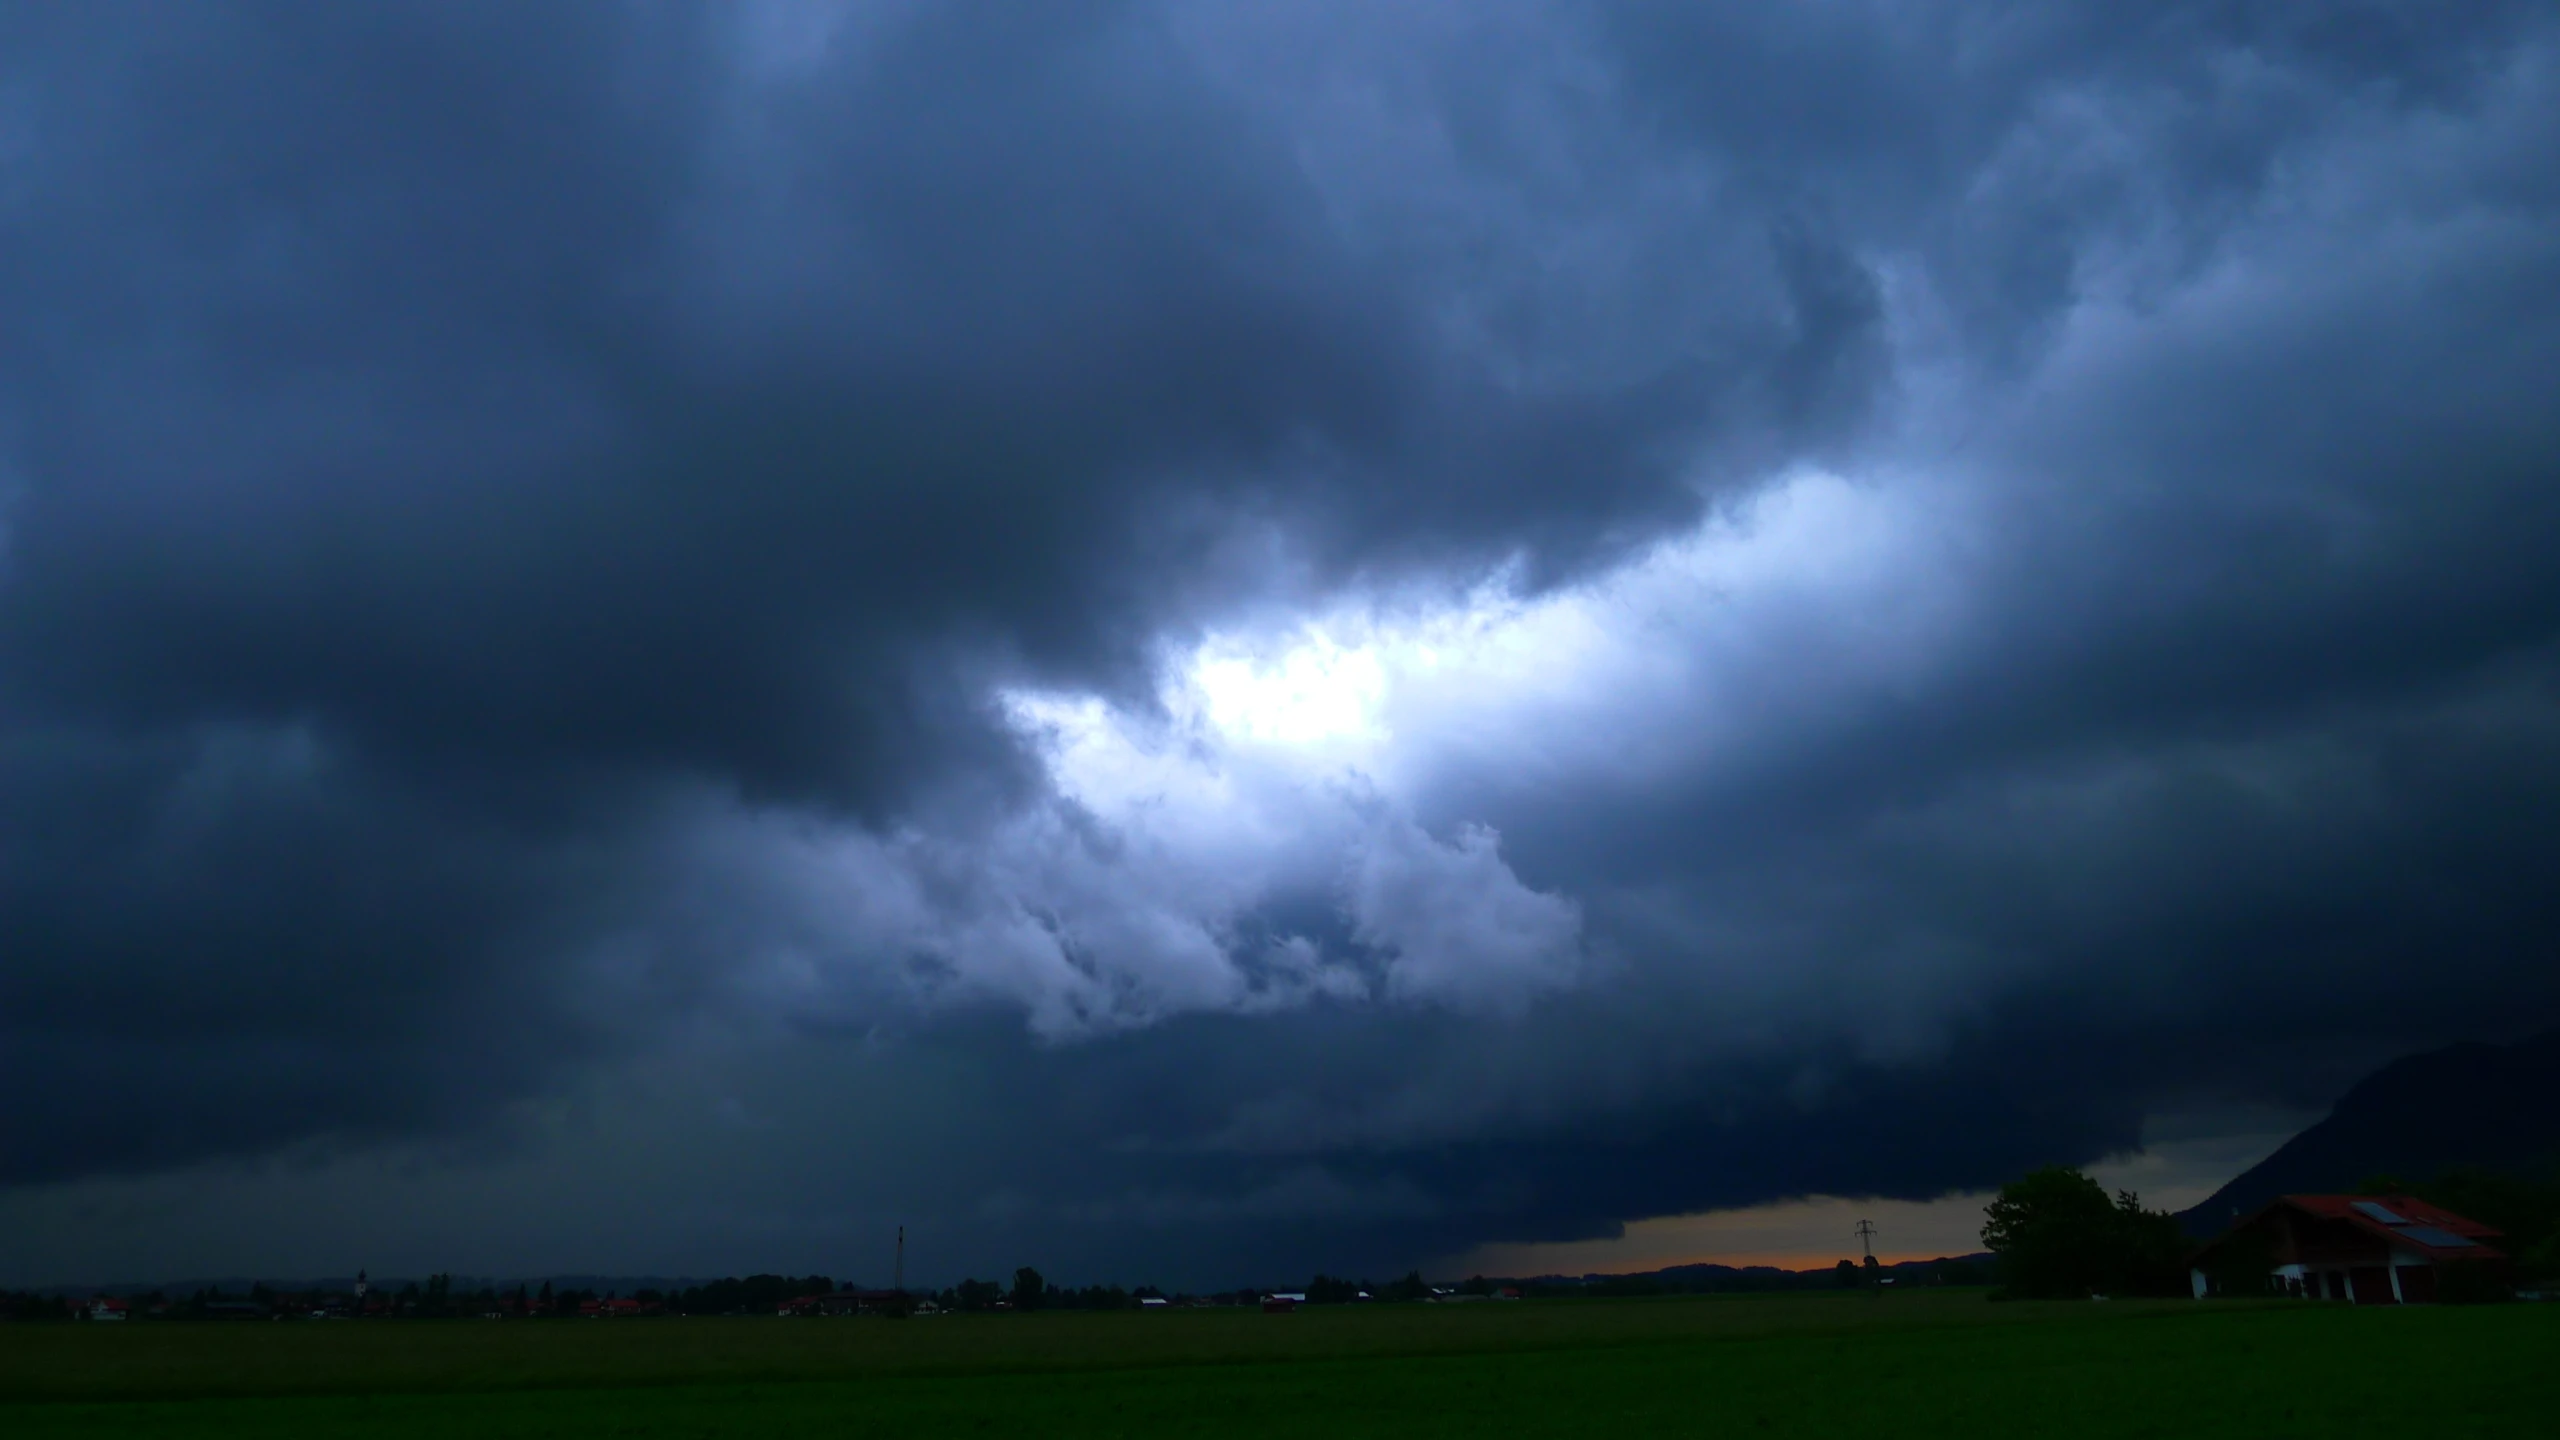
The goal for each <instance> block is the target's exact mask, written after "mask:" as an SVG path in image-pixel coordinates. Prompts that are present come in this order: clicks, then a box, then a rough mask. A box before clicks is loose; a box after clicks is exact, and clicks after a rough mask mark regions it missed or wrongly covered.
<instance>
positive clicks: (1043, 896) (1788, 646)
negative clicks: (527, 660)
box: [908, 473, 1961, 1033]
mask: <svg viewBox="0 0 2560 1440" xmlns="http://www.w3.org/2000/svg"><path fill="white" fill-rule="evenodd" d="M1960 512H1961V507H1958V506H1952V505H1948V504H1946V503H1944V500H1943V497H1940V496H1935V495H1932V494H1929V493H1928V492H1927V487H1920V486H1911V487H1897V488H1881V487H1871V486H1860V485H1853V484H1850V483H1849V482H1847V481H1844V480H1841V479H1839V478H1838V477H1835V476H1831V475H1825V474H1819V473H1807V474H1801V475H1797V476H1794V477H1792V478H1790V479H1788V480H1786V481H1785V482H1783V483H1778V484H1775V485H1773V486H1771V487H1770V489H1768V490H1767V491H1766V492H1764V493H1762V494H1761V495H1759V496H1757V497H1755V499H1753V500H1752V501H1751V502H1750V503H1748V504H1746V505H1743V506H1741V507H1738V508H1737V509H1736V510H1734V511H1732V512H1729V513H1724V514H1719V515H1717V516H1715V517H1712V518H1710V519H1709V520H1708V521H1706V522H1705V523H1703V524H1701V525H1700V526H1699V527H1698V528H1697V529H1695V530H1694V531H1692V532H1690V533H1689V534H1687V535H1685V536H1682V537H1679V538H1677V539H1675V540H1672V541H1670V542H1667V543H1664V544H1662V545H1659V546H1657V547H1655V548H1653V549H1651V550H1650V551H1648V552H1646V553H1644V554H1642V555H1640V556H1637V557H1635V558H1634V559H1632V560H1631V561H1629V562H1628V563H1626V564H1624V565H1622V566H1620V567H1619V568H1617V569H1615V570H1613V571H1610V572H1607V573H1605V574H1602V575H1599V576H1596V577H1594V578H1592V579H1590V580H1588V581H1586V582H1584V583H1583V584H1580V585H1578V586H1573V587H1568V588H1563V589H1558V590H1554V591H1550V592H1547V593H1544V594H1539V595H1534V596H1531V595H1523V594H1521V593H1520V592H1519V590H1518V587H1517V586H1516V584H1515V583H1513V581H1512V577H1510V576H1508V575H1503V574H1497V575H1495V576H1493V577H1491V578H1489V579H1486V580H1483V581H1481V582H1479V583H1477V584H1475V585H1474V586H1473V587H1472V588H1469V589H1465V590H1462V591H1458V592H1456V593H1453V594H1450V595H1449V596H1447V598H1446V599H1445V600H1444V601H1443V602H1442V603H1439V604H1437V605H1415V604H1411V603H1406V604H1402V605H1399V606H1395V607H1389V606H1387V605H1384V604H1380V603H1377V602H1375V601H1374V600H1372V599H1370V598H1369V597H1347V598H1346V599H1344V600H1343V601H1342V602H1340V603H1338V604H1337V605H1335V606H1334V607H1332V608H1331V609H1329V610H1326V611H1323V612H1320V613H1316V614H1312V615H1307V616H1303V617H1301V618H1298V619H1296V620H1294V621H1293V622H1290V623H1285V624H1281V625H1275V626H1270V627H1266V628H1262V629H1257V630H1235V631H1228V632H1221V633H1213V634H1211V635H1209V636H1207V637H1205V638H1204V639H1202V640H1201V641H1200V642H1199V643H1197V644H1196V645H1192V646H1189V647H1187V648H1185V649H1182V650H1179V651H1176V652H1174V653H1171V654H1168V655H1167V656H1166V657H1165V660H1164V662H1163V665H1162V668H1161V670H1160V672H1159V687H1160V688H1159V692H1158V696H1157V700H1158V703H1157V704H1156V705H1153V706H1121V705H1115V704H1113V703H1111V702H1110V701H1108V700H1105V699H1103V698H1101V697H1099V696H1095V695H1090V694H1082V693H1076V692H1060V691H1034V690H1014V691H1009V692H1006V693H1004V694H1003V696H1002V701H1003V703H1004V705H1005V707H1006V711H1007V713H1008V714H1009V715H1010V716H1011V718H1012V720H1013V722H1014V723H1015V724H1016V726H1017V727H1018V728H1019V729H1020V730H1021V731H1022V732H1023V734H1024V735H1025V737H1026V738H1027V739H1029V740H1030V741H1031V743H1032V744H1033V745H1034V747H1035V748H1036V749H1037V750H1038V752H1039V753H1040V754H1041V755H1042V757H1043V758H1044V760H1045V762H1046V765H1047V769H1048V771H1049V775H1050V779H1051V782H1052V784H1053V785H1054V787H1055V790H1056V792H1057V794H1058V796H1059V797H1060V798H1061V800H1063V801H1064V802H1066V803H1067V804H1068V805H1069V806H1070V807H1072V810H1073V812H1074V813H1073V814H1072V815H1060V816H1058V817H1054V823H1042V824H1037V825H1033V824H1026V825H1023V826H1020V827H1017V828H1018V829H1019V830H1020V832H1021V833H1020V834H1019V835H1018V836H1015V837H1013V839H1014V841H1016V842H1018V843H1017V844H1016V845H1015V846H1014V847H1013V848H1014V851H1015V852H1018V853H1017V855H1016V858H1014V859H1011V860H1009V861H1008V863H1007V864H1006V865H1003V866H999V867H994V868H993V873H996V874H998V875H999V876H1000V877H1001V878H1002V879H1003V882H1004V891H1005V893H1003V894H1001V895H995V896H991V897H989V901H988V903H989V904H990V905H991V906H992V907H993V909H994V910H997V911H1001V912H1002V913H1003V914H1004V915H1005V916H1007V917H1008V918H1007V919H1006V921H1005V926H1006V928H1005V933H1007V934H1013V935H1028V934H1030V933H1031V932H1032V931H1033V930H1038V931H1041V932H1044V934H1045V936H1046V937H1047V938H1043V939H1039V940H1038V942H1037V944H1036V945H1035V947H1034V948H1036V949H1038V950H1039V951H1040V953H1041V956H1042V957H1043V958H1041V959H1040V961H1039V963H1038V965H1037V966H1036V967H1034V968H1035V969H1036V970H1037V971H1038V972H1039V973H1042V974H1048V975H1053V976H1055V977H1058V984H1059V986H1063V987H1065V988H1066V989H1067V990H1071V991H1072V992H1073V993H1074V994H1075V995H1077V996H1078V997H1080V998H1078V999H1077V1000H1076V1002H1075V1006H1074V1008H1073V1013H1074V1014H1075V1015H1077V1016H1082V1017H1086V1018H1083V1019H1077V1020H1075V1021H1073V1022H1072V1023H1070V1022H1069V1021H1066V1020H1055V1021H1053V1022H1051V1023H1050V1028H1051V1029H1053V1030H1055V1031H1057V1032H1058V1033H1068V1032H1071V1031H1078V1030H1087V1029H1105V1030H1107V1029H1111V1028H1118V1027H1120V1026H1124V1025H1127V1024H1137V1023H1145V1022H1146V1021H1147V1020H1150V1019H1154V1018H1160V1017H1161V1016H1163V1015H1166V1014H1170V1013H1173V1012H1176V1011H1180V1010H1185V1009H1197V1008H1203V1007H1204V1006H1206V1007H1209V1008H1242V1009H1269V1008H1282V1007H1286V1006H1289V1005H1294V1004H1302V1003H1311V1002H1313V1001H1315V1000H1318V999H1326V998H1330V999H1335V1000H1350V999H1358V998H1364V997H1365V998H1383V999H1392V1000H1399V1001H1404V1002H1411V1003H1429V1004H1438V1005H1448V1006H1453V1007H1458V1008H1469V1009H1480V1008H1490V1009H1494V1010H1498V1011H1516V1010H1518V1009H1520V1008H1521V1007H1523V1006H1525V1005H1527V1004H1530V1003H1532V1002H1533V1001H1534V1000H1535V999H1536V998H1537V997H1539V996H1542V995H1547V994H1552V993H1554V992H1557V991H1559V990H1563V989H1566V988H1569V987H1571V986H1574V985H1577V984H1580V983H1583V982H1584V981H1585V980H1586V979H1587V978H1588V976H1589V974H1590V972H1589V971H1588V970H1587V968H1586V967H1585V966H1584V964H1583V956H1584V939H1585V937H1584V913H1583V906H1582V902H1581V900H1580V899H1579V897H1576V896H1573V895H1570V894H1564V893H1561V892H1558V891H1553V890H1546V889H1541V888H1540V887H1539V878H1538V877H1536V876H1526V877H1524V876H1521V875H1518V874H1516V873H1515V872H1513V870H1512V869H1511V866H1510V861H1509V859H1508V857H1507V856H1506V854H1505V853H1504V847H1503V845H1502V837H1501V836H1500V835H1499V833H1498V832H1497V831H1496V830H1494V829H1493V828H1491V826H1490V825H1489V824H1488V823H1487V822H1488V821H1489V820H1490V819H1492V818H1493V817H1491V816H1487V815H1479V814H1468V813H1463V812H1462V811H1461V812H1460V813H1449V811H1450V806H1449V805H1448V803H1447V802H1448V798H1449V797H1450V796H1452V795H1455V794H1461V793H1466V792H1467V790H1468V788H1469V784H1470V782H1478V781H1482V780H1484V779H1486V778H1487V777H1491V778H1493V779H1495V780H1497V781H1498V782H1499V784H1500V785H1501V786H1504V787H1507V788H1509V789H1511V790H1513V791H1514V792H1523V791H1527V792H1535V791H1539V790H1545V789H1552V790H1557V791H1568V790H1574V789H1580V788H1588V787H1593V786H1598V785H1619V786H1626V785H1643V784H1650V783H1654V782H1655V781H1657V780H1659V779H1661V778H1663V777H1666V776H1671V775H1676V774H1679V773H1682V772H1689V773H1695V772H1696V771H1698V770H1699V769H1700V768H1702V767H1712V766H1716V765H1727V766H1748V765H1751V764H1753V763H1755V761H1754V754H1753V752H1754V748H1755V747H1758V746H1766V745H1768V744H1770V743H1771V740H1770V736H1771V735H1772V734H1778V735H1786V734H1791V733H1793V732H1794V730H1795V728H1796V727H1799V726H1800V725H1801V724H1802V723H1803V721H1804V720H1805V719H1806V718H1808V717H1818V716H1820V715H1822V714H1823V713H1825V712H1827V711H1830V710H1833V709H1836V708H1840V707H1841V706H1842V704H1843V702H1844V701H1849V702H1855V701H1857V700H1858V699H1859V698H1860V697H1859V692H1860V691H1862V690H1872V689H1874V688H1876V687H1878V686H1894V685H1901V684H1905V683H1908V681H1909V678H1910V676H1911V675H1912V673H1913V672H1914V670H1915V669H1916V668H1919V667H1925V666H1926V665H1928V664H1929V663H1931V661H1932V659H1933V657H1934V656H1935V655H1936V654H1937V653H1938V651H1939V648H1940V647H1939V645H1938V644H1937V643H1936V642H1937V641H1938V640H1939V639H1940V638H1941V637H1942V636H1943V634H1944V633H1945V632H1946V631H1947V629H1948V628H1949V626H1948V622H1949V619H1950V617H1951V616H1952V615H1953V614H1954V613H1955V611H1954V609H1953V607H1952V606H1951V605H1950V604H1949V603H1948V597H1949V596H1950V595H1951V594H1952V593H1953V588H1952V587H1950V586H1949V585H1947V584H1946V583H1945V581H1946V577H1947V573H1948V566H1947V564H1946V563H1945V562H1946V560H1947V558H1948V557H1947V554H1946V546H1945V545H1944V544H1943V543H1941V542H1943V540H1944V539H1945V538H1946V536H1947V535H1948V534H1949V533H1950V532H1949V530H1948V528H1947V525H1946V521H1947V518H1948V517H1949V516H1950V515H1952V514H1957V513H1960ZM1849 708H1856V707H1855V706H1854V704H1853V705H1851V706H1850V707H1849ZM1426 815H1427V816H1428V817H1429V820H1428V823H1427V824H1426V821H1425V818H1424V817H1425V816H1426ZM908 888H909V889H911V890H917V891H919V892H920V891H921V890H922V888H923V887H920V886H916V887H908ZM1308 902H1315V903H1317V904H1319V905H1322V906H1325V907H1327V908H1329V909H1331V910H1332V911H1333V913H1335V914H1336V915H1338V916H1340V917H1341V919H1342V920H1343V922H1344V924H1343V926H1342V928H1341V932H1340V933H1339V934H1338V935H1335V936H1333V937H1332V938H1329V939H1328V938H1325V937H1324V936H1322V935H1320V934H1316V933H1291V934H1285V935H1273V934H1271V933H1270V932H1269V929H1268V924H1267V917H1268V915H1270V914H1272V913H1282V912H1285V913H1293V914H1298V915H1305V914H1306V913H1308V912H1307V910H1306V908H1305V907H1306V905H1307V903H1308ZM1017 921H1018V922H1019V923H1017ZM1322 928H1323V927H1318V929H1322ZM927 949H928V950H929V951H930V953H932V954H934V955H936V956H942V957H947V958H948V961H949V963H950V964H951V965H952V966H953V967H954V968H955V969H957V970H958V971H959V972H960V973H962V974H963V975H974V974H977V973H980V971H981V969H982V967H980V966H978V965H977V964H975V962H974V961H973V960H972V959H971V958H970V952H969V949H968V946H967V945H965V944H963V943H961V942H958V941H949V942H944V941H936V942H935V943H934V944H932V945H930V946H928V947H927ZM1051 951H1054V952H1055V953H1054V954H1052V953H1050V952H1051ZM1017 968H1019V967H1018V963H1017ZM981 988H983V987H981ZM996 988H999V989H1001V988H1002V987H1001V985H998V986H997V987H996ZM1053 988H1055V987H1053ZM1044 1013H1046V1012H1044Z"/></svg>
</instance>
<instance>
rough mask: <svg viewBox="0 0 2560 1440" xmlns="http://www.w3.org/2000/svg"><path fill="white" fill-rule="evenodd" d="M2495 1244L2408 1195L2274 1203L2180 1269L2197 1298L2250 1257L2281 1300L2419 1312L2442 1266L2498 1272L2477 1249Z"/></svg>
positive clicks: (2489, 1253) (2486, 1232) (2285, 1198)
mask: <svg viewBox="0 0 2560 1440" xmlns="http://www.w3.org/2000/svg"><path fill="white" fill-rule="evenodd" d="M2499 1238H2502V1237H2501V1236H2500V1235H2499V1233H2498V1232H2497V1231H2496V1230H2493V1229H2491V1228H2489V1227H2488V1226H2486V1225H2483V1224H2481V1223H2480V1222H2478V1221H2476V1220H2466V1219H2464V1218H2463V1217H2462V1216H2459V1215H2456V1214H2454V1213H2453V1212H2452V1211H2450V1210H2445V1209H2441V1208H2439V1207H2437V1206H2434V1205H2430V1204H2428V1203H2427V1202H2426V1201H2424V1200H2420V1199H2417V1198H2416V1197H2414V1196H2409V1195H2282V1196H2278V1197H2277V1198H2276V1199H2274V1200H2272V1201H2270V1202H2268V1204H2267V1205H2266V1206H2265V1207H2264V1208H2263V1209H2261V1210H2259V1211H2258V1212H2257V1213H2256V1214H2254V1215H2251V1216H2249V1217H2248V1218H2246V1219H2244V1220H2239V1221H2236V1222H2234V1223H2233V1224H2232V1226H2231V1228H2230V1229H2228V1230H2225V1231H2223V1232H2222V1233H2221V1234H2220V1235H2217V1236H2215V1237H2214V1238H2213V1240H2212V1241H2211V1242H2209V1243H2208V1244H2206V1245H2205V1246H2204V1248H2202V1249H2200V1250H2198V1251H2197V1252H2196V1253H2195V1255H2194V1257H2193V1258H2192V1259H2190V1260H2189V1261H2188V1262H2187V1263H2188V1264H2189V1265H2190V1266H2191V1267H2192V1270H2191V1272H2190V1274H2191V1279H2192V1281H2193V1283H2194V1285H2195V1293H2196V1295H2197V1297H2198V1298H2202V1297H2203V1296H2204V1295H2205V1294H2206V1292H2207V1290H2208V1289H2209V1288H2210V1282H2209V1279H2208V1276H2209V1275H2211V1274H2213V1273H2215V1272H2217V1271H2227V1270H2228V1269H2229V1268H2230V1265H2231V1263H2232V1262H2233V1261H2234V1260H2235V1259H2237V1258H2239V1257H2241V1256H2246V1255H2250V1254H2252V1253H2254V1254H2256V1255H2258V1256H2262V1257H2264V1258H2265V1260H2266V1261H2267V1263H2268V1265H2269V1266H2270V1269H2269V1270H2268V1277H2269V1279H2270V1281H2271V1282H2272V1283H2273V1284H2274V1285H2275V1286H2277V1287H2279V1288H2280V1289H2281V1290H2282V1291H2284V1292H2285V1293H2288V1294H2294V1295H2300V1296H2303V1297H2304V1298H2306V1299H2312V1300H2352V1301H2354V1302H2355V1303H2356V1304H2358V1305H2423V1304H2426V1303H2428V1302H2430V1301H2433V1300H2434V1299H2435V1298H2436V1290H2437V1285H2436V1282H2437V1278H2438V1276H2439V1274H2440V1273H2441V1267H2442V1266H2444V1265H2445V1264H2447V1263H2448V1262H2470V1261H2489V1262H2493V1263H2499V1264H2503V1263H2504V1262H2505V1260H2506V1258H2507V1257H2506V1256H2505V1255H2504V1254H2502V1253H2500V1252H2499V1251H2497V1250H2493V1249H2491V1248H2490V1247H2489V1246H2488V1245H2486V1244H2484V1243H2482V1242H2483V1241H2486V1240H2494V1239H2499ZM2242 1247H2245V1248H2242Z"/></svg>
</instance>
